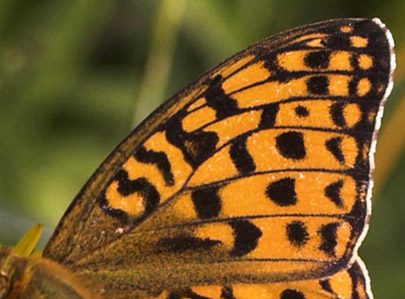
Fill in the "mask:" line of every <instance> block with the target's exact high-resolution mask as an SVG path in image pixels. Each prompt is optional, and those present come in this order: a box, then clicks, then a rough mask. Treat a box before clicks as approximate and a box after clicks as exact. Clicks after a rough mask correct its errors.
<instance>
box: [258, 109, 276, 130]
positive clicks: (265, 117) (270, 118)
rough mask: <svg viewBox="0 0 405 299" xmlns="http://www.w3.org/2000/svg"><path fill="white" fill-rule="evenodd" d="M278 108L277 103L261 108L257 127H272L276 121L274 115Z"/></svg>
mask: <svg viewBox="0 0 405 299" xmlns="http://www.w3.org/2000/svg"><path fill="white" fill-rule="evenodd" d="M279 109H280V107H279V105H278V104H270V105H268V106H267V107H266V108H264V109H263V112H262V115H261V116H260V123H259V129H268V128H272V127H274V125H275V123H276V116H277V113H278V110H279Z"/></svg>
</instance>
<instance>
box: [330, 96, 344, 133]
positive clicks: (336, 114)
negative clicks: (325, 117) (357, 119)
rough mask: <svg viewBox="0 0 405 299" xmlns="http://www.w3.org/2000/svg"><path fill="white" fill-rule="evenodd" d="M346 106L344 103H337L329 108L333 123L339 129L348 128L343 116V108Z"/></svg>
mask: <svg viewBox="0 0 405 299" xmlns="http://www.w3.org/2000/svg"><path fill="white" fill-rule="evenodd" d="M344 106H345V103H344V102H336V103H334V104H333V105H331V106H330V108H329V113H330V116H331V117H332V120H333V122H334V123H335V125H337V126H338V127H344V126H346V120H345V117H344V115H343V108H344Z"/></svg>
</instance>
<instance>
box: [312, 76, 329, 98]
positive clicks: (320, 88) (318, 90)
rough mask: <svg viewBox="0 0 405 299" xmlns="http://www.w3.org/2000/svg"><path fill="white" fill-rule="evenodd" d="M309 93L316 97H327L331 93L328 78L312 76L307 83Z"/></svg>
mask: <svg viewBox="0 0 405 299" xmlns="http://www.w3.org/2000/svg"><path fill="white" fill-rule="evenodd" d="M306 84H307V89H308V92H310V93H312V94H315V95H327V94H328V93H329V88H328V85H329V80H328V78H327V77H326V76H312V77H310V78H309V79H308V80H307V81H306Z"/></svg>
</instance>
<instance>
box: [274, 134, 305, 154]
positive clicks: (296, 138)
mask: <svg viewBox="0 0 405 299" xmlns="http://www.w3.org/2000/svg"><path fill="white" fill-rule="evenodd" d="M276 147H277V149H278V151H279V152H280V154H281V155H282V156H283V157H285V158H289V159H294V160H295V159H296V160H300V159H303V158H304V157H305V155H306V151H305V145H304V135H303V134H302V133H301V132H295V131H290V132H286V133H282V134H280V135H278V136H277V137H276Z"/></svg>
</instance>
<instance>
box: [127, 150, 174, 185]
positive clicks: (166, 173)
mask: <svg viewBox="0 0 405 299" xmlns="http://www.w3.org/2000/svg"><path fill="white" fill-rule="evenodd" d="M134 157H135V159H136V160H137V161H139V162H142V163H147V164H154V165H156V167H157V168H158V169H159V171H160V172H161V174H162V176H163V179H164V180H165V183H166V185H167V186H173V185H174V177H173V173H172V171H171V165H170V162H169V159H168V158H167V156H166V154H165V153H164V152H163V151H160V152H155V151H153V150H147V149H146V148H145V147H144V146H141V147H139V148H138V149H137V151H136V152H135V154H134Z"/></svg>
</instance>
